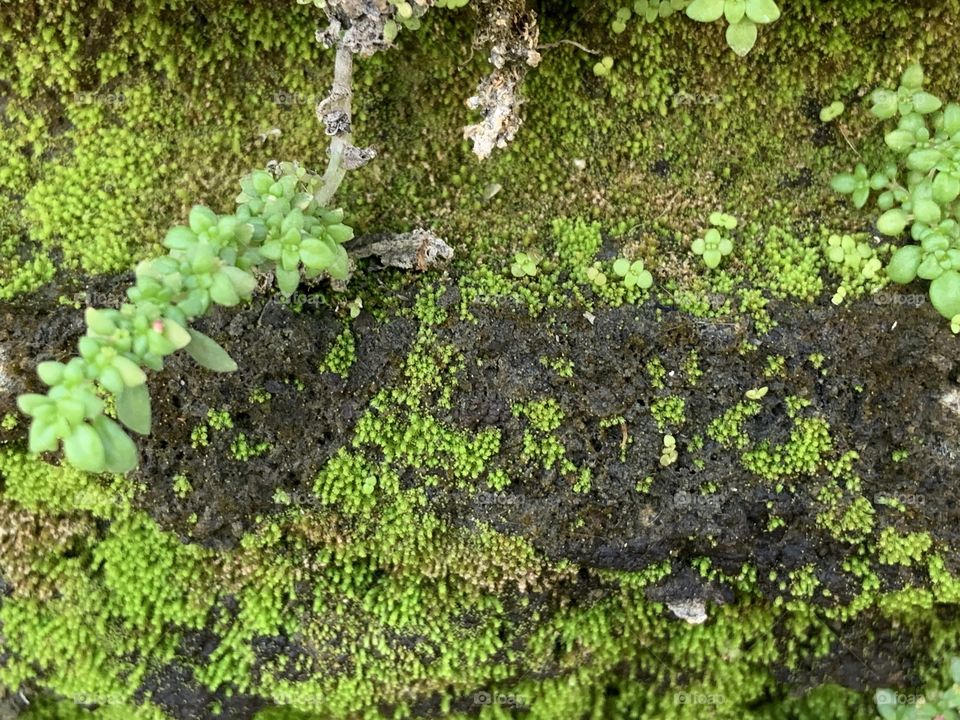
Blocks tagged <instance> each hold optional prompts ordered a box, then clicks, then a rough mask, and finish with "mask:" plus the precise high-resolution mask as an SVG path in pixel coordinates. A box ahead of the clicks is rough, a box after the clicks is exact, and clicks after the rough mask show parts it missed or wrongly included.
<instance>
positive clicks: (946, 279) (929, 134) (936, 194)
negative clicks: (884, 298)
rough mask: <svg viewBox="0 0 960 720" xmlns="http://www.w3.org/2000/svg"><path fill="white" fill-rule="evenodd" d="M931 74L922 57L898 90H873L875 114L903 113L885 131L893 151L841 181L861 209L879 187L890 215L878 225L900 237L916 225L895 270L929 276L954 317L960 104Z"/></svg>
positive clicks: (959, 268)
mask: <svg viewBox="0 0 960 720" xmlns="http://www.w3.org/2000/svg"><path fill="white" fill-rule="evenodd" d="M925 81H926V77H925V75H924V72H923V68H922V67H921V66H920V65H919V64H914V65H911V66H910V67H908V68H907V69H906V70H905V71H904V72H903V75H902V76H901V78H900V86H899V87H898V88H897V89H896V90H887V89H878V90H875V91H874V92H873V94H872V95H871V96H870V101H871V103H872V106H871V108H870V113H871V114H872V115H873V116H874V117H876V118H878V119H880V120H891V119H893V118H897V119H898V121H897V127H896V128H895V129H893V130H890V131H888V132H887V133H886V134H885V135H884V142H885V143H886V145H887V147H888V148H889V149H890V150H891V151H892V152H893V156H892V158H891V159H889V160H887V161H885V162H884V164H883V165H882V167H881V169H879V170H876V171H873V172H871V171H870V170H868V169H867V167H866V165H864V164H863V163H860V164H858V165H857V167H856V169H855V170H854V172H853V173H852V174H850V173H844V174H840V175H837V176H835V177H834V179H833V188H834V189H835V190H836V191H837V192H841V193H844V194H849V195H851V197H852V199H853V203H854V205H855V206H856V207H858V208H862V207H863V206H864V205H866V203H867V202H868V200H869V198H870V195H871V192H873V191H876V192H877V193H879V194H878V195H877V197H876V205H877V208H878V209H879V210H880V211H882V213H883V214H882V215H880V217H879V218H878V219H877V229H878V230H879V231H880V232H882V233H884V234H886V235H891V236H897V235H900V234H901V233H902V232H903V231H904V230H905V229H907V228H908V227H909V229H910V237H911V238H912V239H913V241H914V242H915V243H916V244H910V245H904V246H902V247H900V248H898V249H897V251H896V252H895V253H894V255H893V257H892V258H890V262H889V264H888V266H887V275H888V276H889V277H890V279H891V280H893V281H894V282H897V283H901V284H904V285H906V284H909V283H911V282H913V281H914V280H915V279H916V278H918V277H919V278H922V279H923V280H929V281H930V289H929V293H930V301H931V303H933V306H934V307H935V308H936V309H937V311H938V312H939V313H940V314H941V315H943V316H944V317H945V318H947V319H948V320H951V321H952V320H953V319H954V318H955V317H957V316H958V315H960V223H958V222H957V221H958V219H960V215H958V208H960V205H958V203H957V198H958V197H960V105H958V104H956V103H948V104H946V105H945V104H944V103H943V101H942V100H941V99H940V98H938V97H937V96H935V95H932V94H931V93H928V92H926V91H925V90H924V89H923V86H924V83H925ZM851 242H852V241H851ZM867 249H869V248H867ZM854 250H855V248H854V247H852V246H850V247H849V248H847V247H845V246H843V245H842V244H841V245H840V246H839V247H837V249H836V250H835V251H832V252H831V259H833V257H834V252H835V253H836V254H837V255H839V253H840V252H843V253H844V254H845V255H850V254H852V253H853V252H854ZM871 269H872V270H873V271H874V272H875V268H871Z"/></svg>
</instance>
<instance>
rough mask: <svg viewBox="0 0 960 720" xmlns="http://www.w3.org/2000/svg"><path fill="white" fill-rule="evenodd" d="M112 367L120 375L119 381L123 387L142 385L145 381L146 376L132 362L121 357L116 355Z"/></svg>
mask: <svg viewBox="0 0 960 720" xmlns="http://www.w3.org/2000/svg"><path fill="white" fill-rule="evenodd" d="M113 367H114V368H116V370H117V372H118V373H119V374H120V379H121V380H122V381H123V384H124V386H126V387H134V386H136V385H142V384H143V383H145V382H146V381H147V374H146V373H145V372H143V369H142V368H141V367H140V366H139V365H137V364H136V363H135V362H134V361H133V360H131V359H130V358H128V357H124V356H123V355H118V356H117V357H115V358H114V359H113Z"/></svg>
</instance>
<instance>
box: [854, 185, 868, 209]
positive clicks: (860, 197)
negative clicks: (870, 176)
mask: <svg viewBox="0 0 960 720" xmlns="http://www.w3.org/2000/svg"><path fill="white" fill-rule="evenodd" d="M851 199H852V200H853V206H854V207H855V208H857V209H860V208H862V207H863V206H864V205H866V204H867V200H869V199H870V188H868V187H858V188H857V189H856V190H854V191H853V195H852V196H851Z"/></svg>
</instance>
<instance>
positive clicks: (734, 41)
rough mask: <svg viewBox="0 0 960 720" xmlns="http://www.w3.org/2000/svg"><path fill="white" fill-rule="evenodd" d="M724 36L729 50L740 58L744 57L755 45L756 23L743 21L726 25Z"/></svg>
mask: <svg viewBox="0 0 960 720" xmlns="http://www.w3.org/2000/svg"><path fill="white" fill-rule="evenodd" d="M726 36H727V45H729V46H730V49H731V50H733V51H734V52H735V53H736V54H737V55H739V56H740V57H744V56H745V55H746V54H747V53H749V52H750V51H751V50H752V49H753V46H754V45H756V43H757V26H756V23H754V22H753V21H751V20H747V19H743V20H741V21H740V22H738V23H736V24H735V25H728V26H727V33H726Z"/></svg>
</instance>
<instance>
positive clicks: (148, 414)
mask: <svg viewBox="0 0 960 720" xmlns="http://www.w3.org/2000/svg"><path fill="white" fill-rule="evenodd" d="M117 420H119V421H120V422H122V423H123V424H124V425H126V426H127V427H128V428H130V429H131V430H133V431H134V432H136V433H139V434H141V435H149V434H150V426H151V423H152V411H151V407H150V391H149V390H148V389H147V386H146V384H143V385H137V386H136V387H132V388H129V387H128V388H125V389H124V391H123V392H122V393H120V395H119V396H118V397H117Z"/></svg>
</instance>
